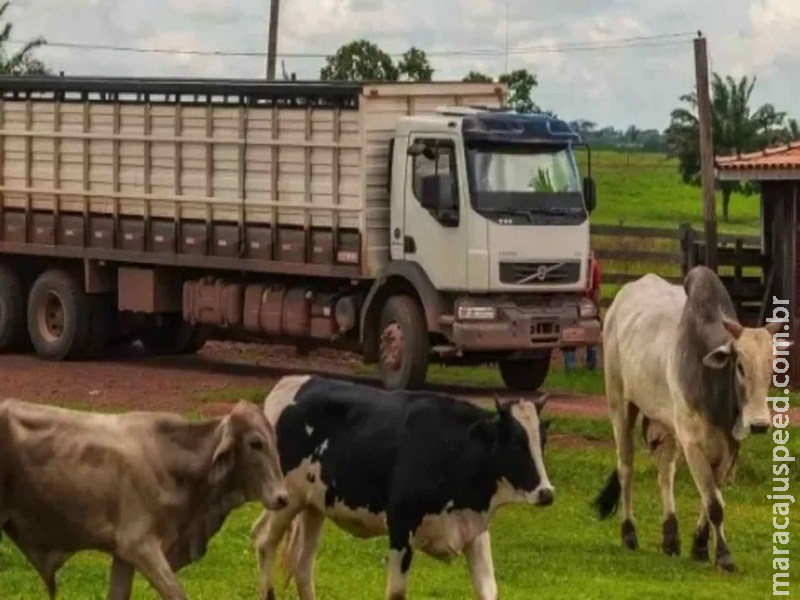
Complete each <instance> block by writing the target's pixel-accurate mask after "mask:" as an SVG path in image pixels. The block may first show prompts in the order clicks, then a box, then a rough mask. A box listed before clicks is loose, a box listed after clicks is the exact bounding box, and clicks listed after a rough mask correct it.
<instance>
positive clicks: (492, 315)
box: [457, 306, 497, 321]
mask: <svg viewBox="0 0 800 600" xmlns="http://www.w3.org/2000/svg"><path fill="white" fill-rule="evenodd" d="M457 315H458V320H459V321H494V320H495V319H496V318H497V308H495V307H494V306H459V307H458V312H457Z"/></svg>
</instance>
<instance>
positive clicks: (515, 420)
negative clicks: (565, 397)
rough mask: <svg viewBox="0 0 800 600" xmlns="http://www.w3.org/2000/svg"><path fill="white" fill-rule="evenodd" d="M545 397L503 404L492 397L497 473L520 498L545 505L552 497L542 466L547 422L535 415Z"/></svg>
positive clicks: (545, 471) (541, 406)
mask: <svg viewBox="0 0 800 600" xmlns="http://www.w3.org/2000/svg"><path fill="white" fill-rule="evenodd" d="M544 403H545V399H544V398H542V399H541V400H540V401H538V402H533V401H529V400H525V399H520V400H519V401H516V402H512V403H510V404H507V405H505V406H504V405H502V404H500V402H499V400H498V399H497V398H495V404H496V408H497V413H498V415H499V424H498V445H497V458H498V460H499V463H500V465H499V466H500V473H501V476H502V477H503V478H505V479H506V480H507V481H508V483H509V484H510V485H511V488H512V489H513V492H514V495H515V496H517V497H518V498H521V499H522V501H523V502H529V503H533V504H535V505H537V506H548V505H549V504H552V503H553V500H554V499H555V490H554V489H553V486H552V485H551V484H550V479H549V478H548V476H547V470H546V469H545V466H544V447H545V443H546V441H547V424H545V423H543V422H542V421H541V420H540V419H539V414H540V413H541V410H542V408H543V407H544Z"/></svg>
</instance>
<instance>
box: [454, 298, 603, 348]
mask: <svg viewBox="0 0 800 600" xmlns="http://www.w3.org/2000/svg"><path fill="white" fill-rule="evenodd" d="M495 308H496V312H495V314H496V317H495V318H494V319H488V318H487V319H483V320H479V319H472V320H466V319H462V320H457V319H453V321H452V330H451V335H450V336H449V337H450V338H451V342H452V344H453V345H454V346H455V347H456V348H457V349H458V350H462V351H464V350H466V351H477V352H482V351H519V350H547V349H555V348H568V347H576V348H579V347H583V346H594V345H598V344H599V343H600V331H601V327H600V319H599V317H597V316H588V317H581V316H580V315H579V311H578V305H577V302H575V301H572V302H565V303H563V304H559V303H555V304H550V305H546V306H516V305H513V304H512V305H508V304H506V305H498V306H496V307H495Z"/></svg>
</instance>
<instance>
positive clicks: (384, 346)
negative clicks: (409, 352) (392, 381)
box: [381, 323, 403, 371]
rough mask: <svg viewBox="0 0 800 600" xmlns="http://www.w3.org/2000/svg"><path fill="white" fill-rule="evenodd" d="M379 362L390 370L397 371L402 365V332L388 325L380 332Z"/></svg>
mask: <svg viewBox="0 0 800 600" xmlns="http://www.w3.org/2000/svg"><path fill="white" fill-rule="evenodd" d="M381 362H382V363H383V364H384V365H385V366H386V367H387V368H389V369H390V370H392V371H398V370H400V367H401V366H402V364H403V330H402V329H401V328H400V325H398V324H397V323H390V324H389V325H387V326H386V327H384V328H383V331H382V332H381Z"/></svg>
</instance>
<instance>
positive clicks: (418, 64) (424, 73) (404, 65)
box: [397, 46, 433, 81]
mask: <svg viewBox="0 0 800 600" xmlns="http://www.w3.org/2000/svg"><path fill="white" fill-rule="evenodd" d="M397 69H398V71H399V72H400V74H401V75H405V76H406V78H407V79H408V80H409V81H430V80H431V79H433V67H431V63H430V62H429V61H428V55H427V54H425V51H424V50H420V49H419V48H414V47H413V46H412V47H411V48H409V49H408V50H406V52H405V54H403V58H401V59H400V62H399V63H398V64H397Z"/></svg>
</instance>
